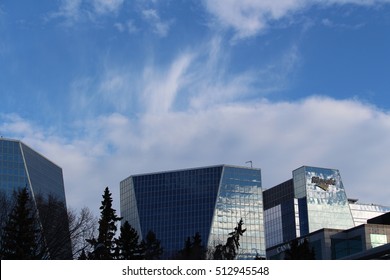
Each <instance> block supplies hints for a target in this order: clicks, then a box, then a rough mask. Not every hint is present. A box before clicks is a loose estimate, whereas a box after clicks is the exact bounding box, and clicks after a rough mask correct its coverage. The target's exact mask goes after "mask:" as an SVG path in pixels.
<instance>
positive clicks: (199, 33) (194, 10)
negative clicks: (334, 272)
mask: <svg viewBox="0 0 390 280" xmlns="http://www.w3.org/2000/svg"><path fill="white" fill-rule="evenodd" d="M389 50H390V1H388V0H322V1H320V0H280V1H272V0H270V1H269V0H262V1H260V0H259V1H257V0H203V1H195V0H194V1H191V0H186V1H185V0H182V1H180V0H176V1H173V0H171V1H162V0H161V1H158V0H154V1H153V0H134V1H125V0H57V1H53V0H46V1H27V0H25V1H13V0H0V134H1V135H3V136H4V137H8V138H16V139H21V140H22V141H23V142H25V143H26V144H27V145H29V146H31V147H32V148H34V149H36V150H38V151H39V152H41V153H42V154H44V155H45V156H47V157H48V158H50V159H52V160H53V161H54V162H56V163H57V164H58V165H60V166H61V167H62V168H63V172H64V180H65V185H66V194H67V200H68V206H70V207H72V208H76V209H78V208H81V207H83V206H87V207H89V208H91V209H92V210H93V211H96V212H97V213H98V207H99V205H100V201H101V195H102V193H103V190H104V188H105V187H106V186H109V187H110V190H111V191H112V193H113V198H114V203H115V205H116V208H117V209H118V211H119V182H120V181H121V180H123V179H124V178H126V177H127V176H129V175H131V174H139V173H145V172H154V171H163V170H171V169H180V168H190V167H198V166H208V165H215V164H222V163H226V164H233V165H243V166H248V164H246V163H245V162H247V161H249V160H251V161H253V166H254V167H257V168H261V169H262V176H263V186H264V187H266V188H269V187H271V186H273V185H275V184H278V183H280V182H282V181H284V180H287V179H289V178H291V176H292V174H291V171H292V170H293V169H296V168H298V167H300V166H302V165H312V166H320V167H331V168H336V169H339V170H340V172H341V176H342V178H343V182H344V185H345V187H346V191H347V195H348V196H349V197H352V198H359V200H360V201H361V202H367V203H372V202H375V203H379V204H383V205H390V183H389V181H390V178H389V177H390V175H389V174H390V172H389V171H390V52H389Z"/></svg>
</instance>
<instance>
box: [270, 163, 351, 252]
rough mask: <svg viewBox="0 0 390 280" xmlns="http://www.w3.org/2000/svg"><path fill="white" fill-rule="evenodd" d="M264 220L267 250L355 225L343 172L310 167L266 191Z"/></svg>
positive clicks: (304, 167)
mask: <svg viewBox="0 0 390 280" xmlns="http://www.w3.org/2000/svg"><path fill="white" fill-rule="evenodd" d="M264 220H265V230H266V244H267V248H268V247H272V246H275V245H277V244H281V243H284V242H287V241H290V240H292V239H294V238H297V237H299V236H303V235H306V234H308V233H311V232H314V231H316V230H319V229H322V228H332V229H341V230H343V229H348V228H351V227H353V226H354V220H353V217H352V214H351V209H350V208H349V203H348V199H347V195H346V192H345V189H344V185H343V183H342V180H341V176H340V172H339V171H338V170H336V169H328V168H319V167H309V166H303V167H300V168H298V169H296V170H294V171H293V178H292V179H290V180H288V181H286V182H284V183H282V184H279V185H277V186H275V187H273V188H271V189H268V190H266V191H264Z"/></svg>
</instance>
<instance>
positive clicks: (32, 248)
mask: <svg viewBox="0 0 390 280" xmlns="http://www.w3.org/2000/svg"><path fill="white" fill-rule="evenodd" d="M40 240H42V239H41V235H40V229H39V223H38V222H37V217H36V211H35V210H34V207H33V205H32V203H31V200H30V196H29V193H28V190H27V188H23V189H20V190H19V191H18V193H17V198H16V204H15V206H14V208H13V210H12V212H11V214H10V215H9V218H8V221H7V222H6V225H5V227H4V229H3V236H2V239H1V258H2V259H9V260H33V259H42V258H43V257H44V249H43V247H44V246H42V245H43V244H40V242H39V241H40Z"/></svg>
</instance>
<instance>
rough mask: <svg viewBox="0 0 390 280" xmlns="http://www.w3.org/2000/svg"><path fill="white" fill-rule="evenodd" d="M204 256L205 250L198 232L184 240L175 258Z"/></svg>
mask: <svg viewBox="0 0 390 280" xmlns="http://www.w3.org/2000/svg"><path fill="white" fill-rule="evenodd" d="M205 257H206V250H205V248H204V247H203V245H202V238H201V236H200V234H199V232H197V233H195V235H194V236H193V237H192V238H190V237H188V238H187V239H186V241H185V244H184V248H183V249H182V250H180V251H179V253H178V255H177V259H180V260H204V259H205Z"/></svg>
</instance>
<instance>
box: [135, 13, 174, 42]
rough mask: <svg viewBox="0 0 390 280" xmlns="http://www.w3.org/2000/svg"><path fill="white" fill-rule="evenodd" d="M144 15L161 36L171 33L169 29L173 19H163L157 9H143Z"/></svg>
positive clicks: (155, 31) (154, 30)
mask: <svg viewBox="0 0 390 280" xmlns="http://www.w3.org/2000/svg"><path fill="white" fill-rule="evenodd" d="M142 15H143V17H144V18H145V20H146V21H148V23H149V24H150V25H151V26H152V28H153V32H154V33H156V34H157V35H158V36H160V37H166V36H167V35H168V33H169V29H170V28H171V25H172V24H173V21H172V20H167V21H163V20H161V18H160V16H159V14H158V11H157V10H156V9H145V10H143V11H142Z"/></svg>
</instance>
